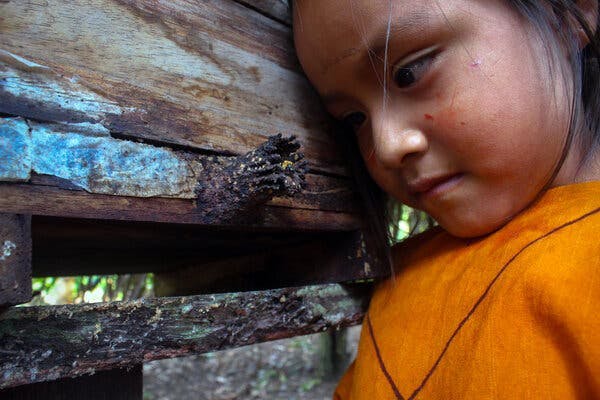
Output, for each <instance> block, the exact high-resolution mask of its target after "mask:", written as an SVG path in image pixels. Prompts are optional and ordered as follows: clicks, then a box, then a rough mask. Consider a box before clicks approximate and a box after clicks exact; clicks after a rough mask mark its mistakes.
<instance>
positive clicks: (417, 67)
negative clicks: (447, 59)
mask: <svg viewBox="0 0 600 400" xmlns="http://www.w3.org/2000/svg"><path fill="white" fill-rule="evenodd" d="M421 54H422V53H421ZM418 55H420V54H418ZM435 56H436V52H435V51H434V50H432V49H427V53H426V54H425V55H422V56H420V57H419V58H417V59H416V60H414V61H411V62H408V63H400V64H399V65H396V66H395V67H394V69H393V70H392V79H393V80H394V83H395V84H396V86H398V87H399V88H400V89H404V88H409V87H411V86H413V85H414V84H416V83H417V82H419V80H421V78H423V76H424V75H425V73H427V71H428V70H429V68H430V67H431V64H432V63H433V61H434V59H435Z"/></svg>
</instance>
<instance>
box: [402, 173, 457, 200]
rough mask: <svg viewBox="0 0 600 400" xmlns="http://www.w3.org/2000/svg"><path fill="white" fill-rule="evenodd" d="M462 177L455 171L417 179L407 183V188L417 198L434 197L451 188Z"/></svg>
mask: <svg viewBox="0 0 600 400" xmlns="http://www.w3.org/2000/svg"><path fill="white" fill-rule="evenodd" d="M462 177H463V174H462V173H455V174H448V175H440V176H437V177H431V178H422V179H417V180H414V181H412V182H409V183H408V190H409V191H410V192H411V193H412V194H413V195H414V196H416V197H418V198H419V199H423V198H426V197H435V196H439V195H441V194H442V193H445V192H447V191H448V190H450V189H452V188H453V187H454V186H456V185H457V184H458V183H459V182H460V181H461V178H462Z"/></svg>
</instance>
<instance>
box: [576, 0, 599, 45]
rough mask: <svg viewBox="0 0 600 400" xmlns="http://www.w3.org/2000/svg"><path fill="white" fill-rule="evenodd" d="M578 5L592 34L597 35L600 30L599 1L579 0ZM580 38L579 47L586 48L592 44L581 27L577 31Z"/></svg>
mask: <svg viewBox="0 0 600 400" xmlns="http://www.w3.org/2000/svg"><path fill="white" fill-rule="evenodd" d="M577 5H578V6H579V9H580V10H581V14H582V16H583V17H584V19H585V22H586V23H587V26H588V27H589V28H590V30H591V32H590V33H591V34H592V35H595V34H596V30H597V29H598V0H577ZM577 32H578V36H579V46H580V48H584V47H585V46H587V45H588V43H589V42H590V39H591V38H590V37H589V36H588V34H587V32H586V30H585V29H584V28H583V27H582V26H580V27H579V28H578V30H577Z"/></svg>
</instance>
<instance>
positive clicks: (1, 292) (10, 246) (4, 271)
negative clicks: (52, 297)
mask: <svg viewBox="0 0 600 400" xmlns="http://www.w3.org/2000/svg"><path fill="white" fill-rule="evenodd" d="M29 300H31V217H30V216H28V215H16V214H3V213H0V308H2V307H5V306H7V305H13V304H19V303H26V302H28V301H29Z"/></svg>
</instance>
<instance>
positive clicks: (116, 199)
mask: <svg viewBox="0 0 600 400" xmlns="http://www.w3.org/2000/svg"><path fill="white" fill-rule="evenodd" d="M0 210H2V211H3V212H9V213H15V214H31V215H48V216H55V217H70V218H92V219H108V220H119V221H146V222H168V223H178V224H206V223H208V222H210V221H211V219H210V218H207V217H206V210H200V209H198V207H197V205H196V204H195V202H194V201H192V200H184V199H166V198H139V197H123V196H110V195H99V194H90V193H87V192H84V191H77V190H69V189H64V188H57V187H51V186H38V185H30V184H16V183H1V182H0ZM215 225H221V226H230V227H234V226H237V227H269V228H287V229H292V230H295V231H349V230H356V229H360V228H361V226H362V223H361V219H360V217H359V216H358V215H357V214H349V213H341V212H335V211H322V210H315V209H298V208H287V207H279V206H271V205H265V206H263V207H260V208H258V209H257V210H256V211H255V212H253V213H249V214H245V215H241V216H239V217H237V218H236V219H235V221H233V220H227V221H223V222H217V223H216V224H215Z"/></svg>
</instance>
